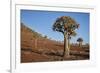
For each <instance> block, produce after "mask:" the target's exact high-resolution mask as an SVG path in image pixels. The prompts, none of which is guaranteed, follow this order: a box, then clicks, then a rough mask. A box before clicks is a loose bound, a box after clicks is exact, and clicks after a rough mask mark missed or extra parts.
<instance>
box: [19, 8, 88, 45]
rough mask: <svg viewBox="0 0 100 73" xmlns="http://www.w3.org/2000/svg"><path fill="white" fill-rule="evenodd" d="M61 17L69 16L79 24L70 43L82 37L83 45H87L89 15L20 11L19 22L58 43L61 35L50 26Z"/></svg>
mask: <svg viewBox="0 0 100 73" xmlns="http://www.w3.org/2000/svg"><path fill="white" fill-rule="evenodd" d="M61 16H70V17H72V18H74V19H75V21H76V22H77V23H79V24H80V27H79V29H77V30H76V32H77V35H76V36H75V37H72V39H71V42H73V43H75V42H76V40H77V38H78V37H82V38H83V40H84V43H89V16H90V15H89V13H82V12H81V13H79V12H55V11H38V10H21V22H23V23H24V24H25V25H26V26H28V27H30V28H31V29H33V30H35V31H36V32H39V33H40V34H42V35H43V36H44V35H47V36H48V37H49V38H51V39H54V40H58V41H63V35H62V33H60V32H55V31H53V30H52V25H53V23H54V22H55V20H56V19H57V18H58V17H61Z"/></svg>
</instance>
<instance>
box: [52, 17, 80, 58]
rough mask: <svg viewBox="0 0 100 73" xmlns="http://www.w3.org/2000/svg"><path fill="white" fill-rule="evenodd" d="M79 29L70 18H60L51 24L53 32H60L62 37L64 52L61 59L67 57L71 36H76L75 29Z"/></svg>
mask: <svg viewBox="0 0 100 73" xmlns="http://www.w3.org/2000/svg"><path fill="white" fill-rule="evenodd" d="M78 27H79V24H77V22H76V21H75V20H74V19H73V18H71V17H70V16H62V17H59V18H57V19H56V21H55V22H54V24H53V30H54V31H58V32H61V33H62V34H63V35H64V52H63V57H65V56H69V54H70V48H69V44H70V43H69V41H70V39H71V36H72V35H74V34H76V32H75V29H77V28H78Z"/></svg>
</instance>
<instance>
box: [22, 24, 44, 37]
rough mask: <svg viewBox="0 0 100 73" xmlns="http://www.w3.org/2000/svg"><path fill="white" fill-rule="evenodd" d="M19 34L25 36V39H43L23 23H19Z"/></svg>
mask: <svg viewBox="0 0 100 73" xmlns="http://www.w3.org/2000/svg"><path fill="white" fill-rule="evenodd" d="M21 34H22V36H27V38H28V37H29V38H30V37H31V38H33V37H34V38H43V36H42V35H41V34H40V33H38V32H35V31H34V30H32V29H31V28H29V27H28V26H26V25H25V24H24V23H21Z"/></svg>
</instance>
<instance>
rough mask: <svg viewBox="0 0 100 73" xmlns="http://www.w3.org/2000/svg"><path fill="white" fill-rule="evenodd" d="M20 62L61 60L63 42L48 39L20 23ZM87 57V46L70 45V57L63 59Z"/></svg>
mask: <svg viewBox="0 0 100 73" xmlns="http://www.w3.org/2000/svg"><path fill="white" fill-rule="evenodd" d="M20 30H21V63H29V62H45V61H62V54H63V50H64V47H63V46H64V45H63V42H58V41H55V40H50V39H48V38H47V37H46V38H45V37H43V36H42V35H41V34H40V33H38V32H36V31H34V30H32V29H31V28H29V27H27V26H26V25H24V24H23V23H21V29H20ZM86 59H89V47H88V46H85V47H78V46H71V52H70V57H66V58H65V59H63V60H86Z"/></svg>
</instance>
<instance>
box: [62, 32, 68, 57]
mask: <svg viewBox="0 0 100 73" xmlns="http://www.w3.org/2000/svg"><path fill="white" fill-rule="evenodd" d="M66 56H69V48H68V34H67V33H64V53H63V57H66Z"/></svg>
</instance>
